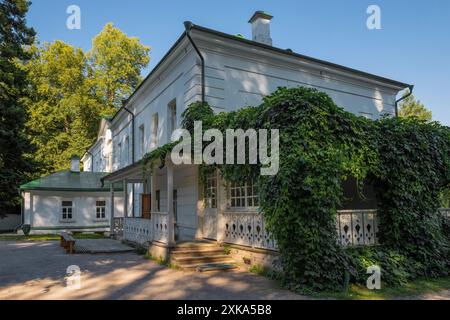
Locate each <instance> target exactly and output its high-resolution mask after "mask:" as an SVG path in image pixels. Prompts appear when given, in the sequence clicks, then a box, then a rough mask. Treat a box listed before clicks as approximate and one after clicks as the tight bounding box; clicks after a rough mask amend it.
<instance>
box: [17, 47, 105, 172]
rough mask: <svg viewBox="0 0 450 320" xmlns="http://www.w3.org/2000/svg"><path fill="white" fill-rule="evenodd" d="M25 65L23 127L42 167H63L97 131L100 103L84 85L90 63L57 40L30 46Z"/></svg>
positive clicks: (53, 168)
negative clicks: (29, 89)
mask: <svg viewBox="0 0 450 320" xmlns="http://www.w3.org/2000/svg"><path fill="white" fill-rule="evenodd" d="M32 51H33V59H32V60H31V61H30V63H28V64H27V65H26V66H25V68H26V70H27V72H28V77H29V79H30V80H31V83H32V85H33V95H32V96H31V98H30V100H29V101H28V110H29V113H30V120H29V121H28V127H29V128H30V131H31V133H32V135H31V137H32V141H33V142H34V143H35V145H36V146H37V151H36V154H35V156H36V159H37V160H38V161H40V162H42V163H44V164H45V168H44V172H43V173H49V172H52V171H54V170H61V169H65V168H67V167H68V159H69V158H70V156H71V155H73V154H82V153H83V152H84V151H85V150H86V148H87V147H88V146H89V145H90V144H91V143H92V141H93V137H95V134H96V128H97V125H98V119H99V115H100V113H101V109H102V107H101V104H100V102H99V101H98V100H97V99H96V98H95V95H94V93H93V92H90V89H89V85H90V83H89V81H88V78H87V76H88V74H89V65H88V63H87V59H86V57H85V54H84V53H83V51H82V50H81V49H78V48H74V47H72V46H71V45H69V44H66V43H64V42H62V41H55V42H53V43H45V44H44V45H43V46H42V47H41V48H38V47H36V46H33V48H32Z"/></svg>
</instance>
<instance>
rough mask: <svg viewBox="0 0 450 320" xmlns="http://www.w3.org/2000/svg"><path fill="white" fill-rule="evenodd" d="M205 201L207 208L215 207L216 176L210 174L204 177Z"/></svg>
mask: <svg viewBox="0 0 450 320" xmlns="http://www.w3.org/2000/svg"><path fill="white" fill-rule="evenodd" d="M205 192H206V194H205V202H206V207H207V208H217V177H216V174H215V173H213V174H210V175H208V176H207V177H206V190H205Z"/></svg>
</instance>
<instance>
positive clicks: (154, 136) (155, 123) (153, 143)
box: [150, 113, 159, 149]
mask: <svg viewBox="0 0 450 320" xmlns="http://www.w3.org/2000/svg"><path fill="white" fill-rule="evenodd" d="M158 122H159V121H158V114H157V113H155V114H153V116H152V136H151V139H150V148H151V149H154V148H156V147H157V146H158Z"/></svg>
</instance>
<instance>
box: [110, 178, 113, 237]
mask: <svg viewBox="0 0 450 320" xmlns="http://www.w3.org/2000/svg"><path fill="white" fill-rule="evenodd" d="M113 185H114V184H113V182H112V181H111V182H110V186H109V190H110V194H111V200H110V202H111V203H110V219H111V221H110V225H111V230H110V236H113V235H114V186H113Z"/></svg>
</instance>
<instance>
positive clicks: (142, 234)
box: [123, 218, 153, 245]
mask: <svg viewBox="0 0 450 320" xmlns="http://www.w3.org/2000/svg"><path fill="white" fill-rule="evenodd" d="M123 238H124V239H125V240H128V241H132V242H136V243H139V244H140V245H147V244H148V243H149V242H151V241H152V239H153V226H152V221H151V220H149V219H142V218H124V221H123Z"/></svg>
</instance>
